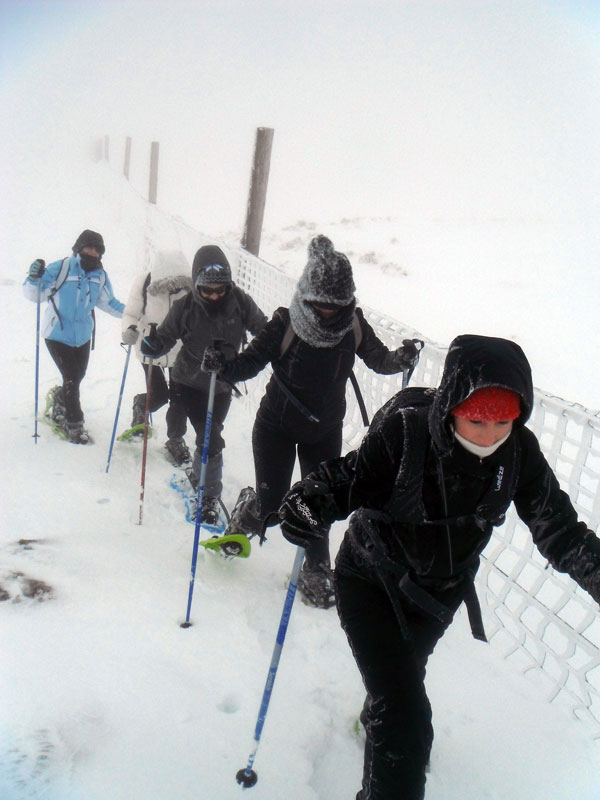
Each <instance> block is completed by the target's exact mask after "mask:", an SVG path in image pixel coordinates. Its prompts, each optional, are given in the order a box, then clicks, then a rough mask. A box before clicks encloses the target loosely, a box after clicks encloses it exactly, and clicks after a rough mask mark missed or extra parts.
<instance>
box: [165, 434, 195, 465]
mask: <svg viewBox="0 0 600 800" xmlns="http://www.w3.org/2000/svg"><path fill="white" fill-rule="evenodd" d="M165 447H166V448H167V450H168V452H169V455H170V456H171V458H172V459H173V463H174V464H176V465H177V466H178V467H180V466H181V465H182V464H187V463H188V462H189V461H191V460H192V457H191V455H190V451H189V450H188V446H187V445H186V443H185V442H184V441H183V439H167V441H166V442H165Z"/></svg>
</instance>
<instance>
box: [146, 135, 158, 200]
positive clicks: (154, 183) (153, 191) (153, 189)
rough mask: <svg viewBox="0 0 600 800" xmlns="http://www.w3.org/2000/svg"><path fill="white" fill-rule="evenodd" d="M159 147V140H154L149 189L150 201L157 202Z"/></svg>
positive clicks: (151, 149)
mask: <svg viewBox="0 0 600 800" xmlns="http://www.w3.org/2000/svg"><path fill="white" fill-rule="evenodd" d="M158 148H159V142H152V146H151V147H150V187H149V189H148V202H150V203H156V195H157V189H158Z"/></svg>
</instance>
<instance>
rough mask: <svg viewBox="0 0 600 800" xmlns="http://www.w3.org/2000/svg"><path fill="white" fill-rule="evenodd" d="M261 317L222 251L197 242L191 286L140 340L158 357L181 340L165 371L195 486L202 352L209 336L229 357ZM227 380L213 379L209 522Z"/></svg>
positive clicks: (217, 487)
mask: <svg viewBox="0 0 600 800" xmlns="http://www.w3.org/2000/svg"><path fill="white" fill-rule="evenodd" d="M266 321H267V318H266V316H265V315H264V314H263V312H262V311H261V310H260V308H259V307H258V306H257V305H256V303H255V302H254V300H253V299H252V298H251V297H250V295H249V294H247V293H246V292H244V291H243V289H241V288H240V287H239V286H236V285H235V282H234V281H233V279H232V275H231V266H230V264H229V261H228V259H227V256H226V255H225V253H224V252H223V250H221V248H220V247H217V246H216V245H205V246H204V247H201V248H200V249H199V250H198V251H197V253H196V255H195V256H194V262H193V264H192V290H191V292H189V294H187V295H186V296H185V297H182V298H181V299H179V300H176V301H175V303H173V305H172V306H171V309H170V311H169V312H168V314H167V316H166V317H165V318H164V320H163V321H162V323H161V324H160V325H159V326H158V328H157V329H156V332H155V333H154V334H148V335H147V336H145V337H144V338H143V340H142V343H141V346H140V349H141V353H142V355H144V356H146V357H149V358H159V357H160V356H162V355H164V354H165V353H168V352H169V351H170V350H171V348H172V347H173V346H174V345H175V343H176V342H177V341H178V340H180V341H181V349H180V350H179V353H178V354H177V358H176V359H175V363H174V365H173V368H172V372H171V392H175V393H177V395H178V397H180V398H181V402H182V403H183V406H184V408H185V412H186V414H187V417H188V419H189V421H190V422H191V424H192V426H193V427H194V430H195V432H196V450H195V453H194V458H193V464H192V468H191V471H190V473H189V475H190V477H191V480H192V483H193V485H194V488H197V486H198V480H199V477H200V467H201V461H202V444H203V439H204V425H205V422H206V414H207V409H208V395H209V386H210V377H209V376H208V375H207V374H206V372H204V371H203V370H202V356H203V354H204V351H205V349H206V347H207V346H208V345H209V344H211V343H212V342H213V341H214V340H215V339H219V340H220V341H221V344H220V346H221V352H222V353H223V356H224V358H234V356H235V354H236V353H237V352H238V350H239V349H240V347H241V345H242V342H243V340H244V339H245V337H246V333H247V332H249V333H251V334H252V335H256V334H257V333H259V331H261V330H262V329H263V327H264V325H265V323H266ZM231 395H232V387H231V384H229V383H225V382H224V381H222V380H217V382H216V386H215V397H214V406H213V413H212V425H211V431H210V442H209V449H208V461H207V465H206V476H205V486H204V502H203V504H202V521H203V522H205V523H207V524H212V525H214V524H215V523H216V522H217V520H218V517H219V500H220V497H221V491H222V488H223V449H224V447H225V440H224V438H223V435H222V433H223V427H224V424H225V418H226V417H227V413H228V411H229V407H230V405H231Z"/></svg>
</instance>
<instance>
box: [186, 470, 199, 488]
mask: <svg viewBox="0 0 600 800" xmlns="http://www.w3.org/2000/svg"><path fill="white" fill-rule="evenodd" d="M185 474H186V475H187V479H188V481H189V482H190V483H191V484H192V489H193V490H194V491H195V492H197V491H198V486H200V481H199V480H198V477H197V475H196V473H195V472H194V468H193V467H188V468H187V469H186V471H185Z"/></svg>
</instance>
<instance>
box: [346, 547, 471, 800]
mask: <svg viewBox="0 0 600 800" xmlns="http://www.w3.org/2000/svg"><path fill="white" fill-rule="evenodd" d="M349 565H350V568H348V566H349ZM354 567H355V565H354V563H353V560H352V557H351V555H350V546H349V544H348V540H347V538H346V539H344V542H343V543H342V546H341V547H340V552H339V555H338V559H337V563H336V568H335V572H334V585H335V596H336V602H337V609H338V615H339V618H340V622H341V625H342V628H343V629H344V631H345V633H346V636H347V637H348V641H349V643H350V647H351V649H352V653H353V655H354V658H355V660H356V663H357V665H358V668H359V670H360V673H361V675H362V678H363V682H364V685H365V688H366V690H367V696H366V699H365V704H364V707H363V711H362V714H361V721H362V722H363V724H364V726H365V731H366V743H365V753H364V768H363V782H362V791H361V792H360V793H359V794H358V795H357V800H358V798H360V800H422V798H423V797H424V796H425V777H426V776H425V770H426V766H427V763H428V761H429V755H430V751H431V746H432V743H433V726H432V723H431V716H432V715H431V706H430V703H429V699H428V697H427V692H426V690H425V668H426V665H427V659H428V658H429V656H430V655H431V653H433V650H434V648H435V646H436V644H437V642H438V641H439V639H440V638H441V637H442V636H443V634H444V631H445V630H446V628H447V627H448V625H449V624H450V623H449V622H448V623H447V624H445V625H444V624H443V623H441V622H440V621H439V620H437V619H435V618H434V617H431V616H429V615H428V614H427V613H425V612H424V611H422V610H421V609H420V608H419V607H418V606H416V605H415V604H414V603H413V602H412V601H411V600H408V599H407V598H406V597H405V596H404V595H402V594H401V593H400V592H398V595H397V596H395V600H396V601H397V602H398V604H399V607H400V609H401V611H402V613H403V615H404V618H405V621H406V625H407V626H408V629H409V631H410V635H411V638H410V641H407V640H406V639H405V638H404V637H403V636H402V633H401V629H400V625H399V623H398V619H397V616H396V613H395V611H394V607H393V605H392V602H391V601H390V597H389V595H388V593H387V591H386V590H385V588H384V587H383V584H382V583H381V581H380V580H378V576H377V572H376V570H374V569H372V568H360V569H359V570H358V571H356V570H355V569H354ZM436 598H437V599H438V600H439V601H440V602H443V603H444V605H446V606H447V607H448V608H449V609H450V610H451V611H452V612H454V611H456V609H457V608H458V606H459V605H460V603H461V602H462V599H463V591H462V589H460V588H459V587H455V588H454V589H449V590H447V591H446V592H444V593H436Z"/></svg>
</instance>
